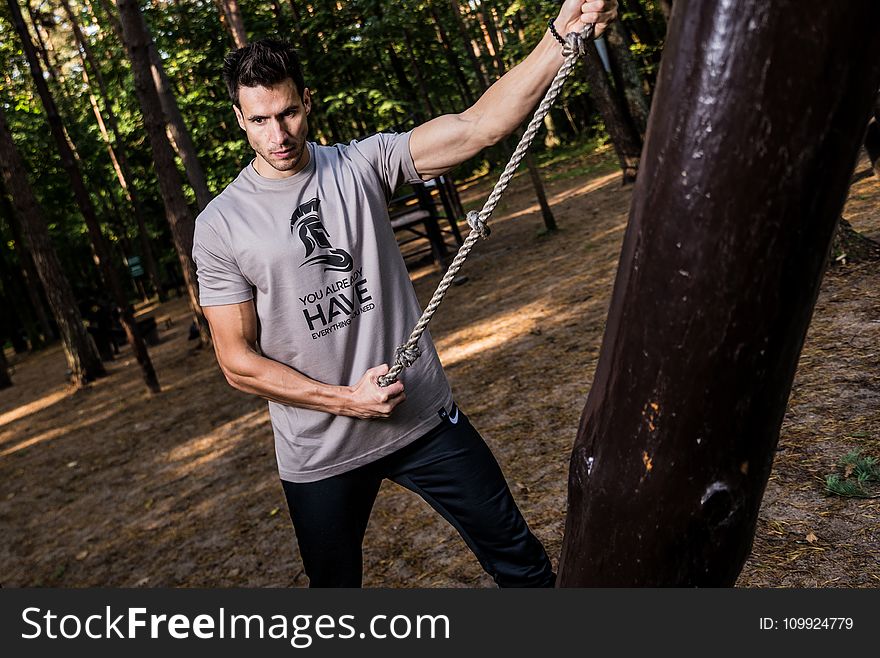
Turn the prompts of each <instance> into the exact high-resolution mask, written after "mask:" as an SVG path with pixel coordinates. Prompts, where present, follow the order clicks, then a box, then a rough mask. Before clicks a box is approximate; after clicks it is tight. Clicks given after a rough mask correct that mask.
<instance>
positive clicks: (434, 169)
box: [409, 112, 489, 180]
mask: <svg viewBox="0 0 880 658" xmlns="http://www.w3.org/2000/svg"><path fill="white" fill-rule="evenodd" d="M478 120H479V119H478V118H477V117H474V116H472V115H471V114H469V113H468V112H463V113H461V114H444V115H443V116H439V117H437V118H436V119H431V120H430V121H428V122H426V123H423V124H421V125H419V126H417V127H416V128H415V129H414V130H413V132H412V135H411V136H410V140H409V149H410V153H412V158H413V163H414V164H415V167H416V171H418V172H419V175H420V176H421V177H422V179H423V180H430V179H432V178H435V177H437V176H440V175H441V174H445V173H446V172H447V171H449V170H450V169H452V168H453V167H455V166H457V165H460V164H461V163H462V162H464V161H465V160H467V159H468V158H472V157H473V156H475V155H476V154H477V153H479V152H480V151H482V150H483V149H484V148H486V147H487V146H488V145H489V144H487V143H485V141H484V140H481V139H478V138H477V136H478V134H479V133H478V131H477V130H475V126H476V123H477V121H478Z"/></svg>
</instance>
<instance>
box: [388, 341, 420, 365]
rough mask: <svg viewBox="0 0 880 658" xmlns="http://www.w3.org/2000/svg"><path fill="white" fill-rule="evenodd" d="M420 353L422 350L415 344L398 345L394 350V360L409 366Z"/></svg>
mask: <svg viewBox="0 0 880 658" xmlns="http://www.w3.org/2000/svg"><path fill="white" fill-rule="evenodd" d="M421 355H422V350H421V349H420V348H419V346H418V345H416V346H415V347H407V346H406V345H400V346H399V347H398V348H397V349H396V350H395V351H394V360H395V361H397V362H398V363H400V364H401V365H402V366H404V367H406V368H409V367H410V366H411V365H412V364H414V363H415V362H416V361H417V360H418V358H419V357H420V356H421Z"/></svg>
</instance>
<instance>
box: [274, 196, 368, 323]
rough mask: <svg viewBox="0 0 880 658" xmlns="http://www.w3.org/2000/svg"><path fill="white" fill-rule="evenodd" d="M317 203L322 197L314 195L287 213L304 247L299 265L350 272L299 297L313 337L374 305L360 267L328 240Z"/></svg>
mask: <svg viewBox="0 0 880 658" xmlns="http://www.w3.org/2000/svg"><path fill="white" fill-rule="evenodd" d="M320 205H321V200H320V199H318V198H317V197H316V198H314V199H311V200H310V201H306V202H305V203H303V204H301V205H300V206H299V207H298V208H297V209H296V210H295V211H294V212H293V215H291V217H290V232H291V233H295V234H296V235H298V236H299V239H300V240H302V243H303V247H305V260H304V261H303V262H302V263H301V264H300V267H303V266H305V265H323V266H324V272H351V274H348V275H346V276H344V277H341V278H338V279H332V280H326V279H325V283H324V284H323V285H321V287H320V288H317V289H316V290H313V291H312V292H309V293H308V294H306V295H304V296H302V297H300V298H299V301H300V303H301V304H302V306H303V308H302V312H303V318H304V319H305V322H306V325H307V326H308V329H309V332H311V335H312V340H318V339H319V338H324V337H325V336H329V335H330V334H332V333H333V332H335V331H339V330H340V329H345V328H346V327H348V326H350V325H351V323H352V321H353V320H354V319H355V318H357V317H358V316H360V314H361V313H366V312H368V311H372V310H373V309H374V308H376V305H375V304H374V303H372V301H371V300H372V299H373V296H372V295H371V294H370V291H369V289H368V288H367V280H366V279H365V278H364V277H363V268H358V269H356V270H355V269H354V260H353V259H352V257H351V254H349V253H348V252H347V251H345V250H344V249H336V248H334V247H333V245H332V244H331V243H330V235H329V234H328V233H327V229H325V228H324V224H323V223H322V222H321V214H320V211H319V207H320ZM313 254H315V255H313Z"/></svg>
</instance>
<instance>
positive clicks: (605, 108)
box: [583, 43, 642, 184]
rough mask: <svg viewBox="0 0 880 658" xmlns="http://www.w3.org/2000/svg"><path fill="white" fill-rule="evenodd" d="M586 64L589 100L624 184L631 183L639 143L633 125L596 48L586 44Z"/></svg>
mask: <svg viewBox="0 0 880 658" xmlns="http://www.w3.org/2000/svg"><path fill="white" fill-rule="evenodd" d="M586 60H587V61H586V63H585V65H584V67H583V70H584V75H585V77H586V78H587V83H588V84H589V85H590V98H592V99H593V102H594V103H595V104H596V108H597V109H598V110H599V114H600V115H601V116H602V120H603V121H604V123H605V129H606V130H607V131H608V135H609V136H610V137H611V143H612V144H613V146H614V151H615V153H617V159H618V160H619V162H620V168H621V169H622V170H623V182H624V184H626V183H631V182H633V181H634V180H635V179H636V174H637V173H638V169H639V157H640V156H641V152H642V139H641V137H639V131H638V130H637V129H636V127H635V125H633V122H632V119H631V117H630V116H629V112H627V111H626V108H625V107H624V106H623V104H622V103H621V102H620V100H619V99H618V98H617V96H616V95H615V94H614V91H613V90H612V89H611V85H610V84H609V83H608V78H607V77H605V69H604V67H603V66H602V60H601V58H600V57H599V52H598V51H597V50H596V44H594V43H590V44H589V46H588V48H587V57H586Z"/></svg>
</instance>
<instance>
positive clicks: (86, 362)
mask: <svg viewBox="0 0 880 658" xmlns="http://www.w3.org/2000/svg"><path fill="white" fill-rule="evenodd" d="M26 171H27V169H26V168H25V163H24V160H23V159H22V157H21V154H20V153H19V152H18V149H17V148H16V147H15V142H13V140H12V133H10V131H9V126H8V125H7V123H6V116H5V114H4V112H3V107H2V104H0V173H2V175H3V182H4V185H5V186H6V188H7V189H9V190H15V195H14V196H13V197H12V201H13V204H14V205H15V209H16V213H15V216H14V221H15V220H17V221H19V222H20V228H21V230H22V233H24V236H25V240H26V242H27V247H28V248H29V249H30V252H31V255H32V256H33V259H34V265H35V266H36V268H37V273H38V274H39V276H40V281H42V283H43V289H44V290H45V291H46V296H47V298H48V300H49V307H50V308H51V309H52V315H53V316H54V317H55V323H56V324H57V325H58V331H59V333H60V334H61V340H62V343H63V344H64V356H65V357H66V358H67V367H68V370H69V371H70V377H71V381H72V382H73V384H74V385H75V386H76V387H78V388H81V387H83V386H85V385H86V384H87V383H88V382H90V381H93V380H94V379H96V378H98V377H103V376H104V375H106V374H107V373H106V371H105V370H104V364H103V363H101V357H100V355H99V354H98V349H97V348H96V347H95V343H94V341H93V340H92V337H91V336H89V333H88V332H87V331H86V329H85V327H84V326H83V322H82V318H81V317H80V314H79V310H78V309H77V305H76V298H75V297H74V295H73V290H72V289H71V287H70V282H69V281H68V280H67V277H65V276H64V272H63V271H62V269H61V262H60V261H59V260H58V255H57V254H56V253H55V249H54V248H53V247H52V243H51V241H50V239H49V228H48V226H47V225H46V222H45V220H44V219H43V216H42V212H41V211H40V207H39V205H38V203H37V199H36V197H35V196H34V193H33V190H32V189H31V186H30V183H29V181H28V179H27V174H26V173H25V172H26Z"/></svg>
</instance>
